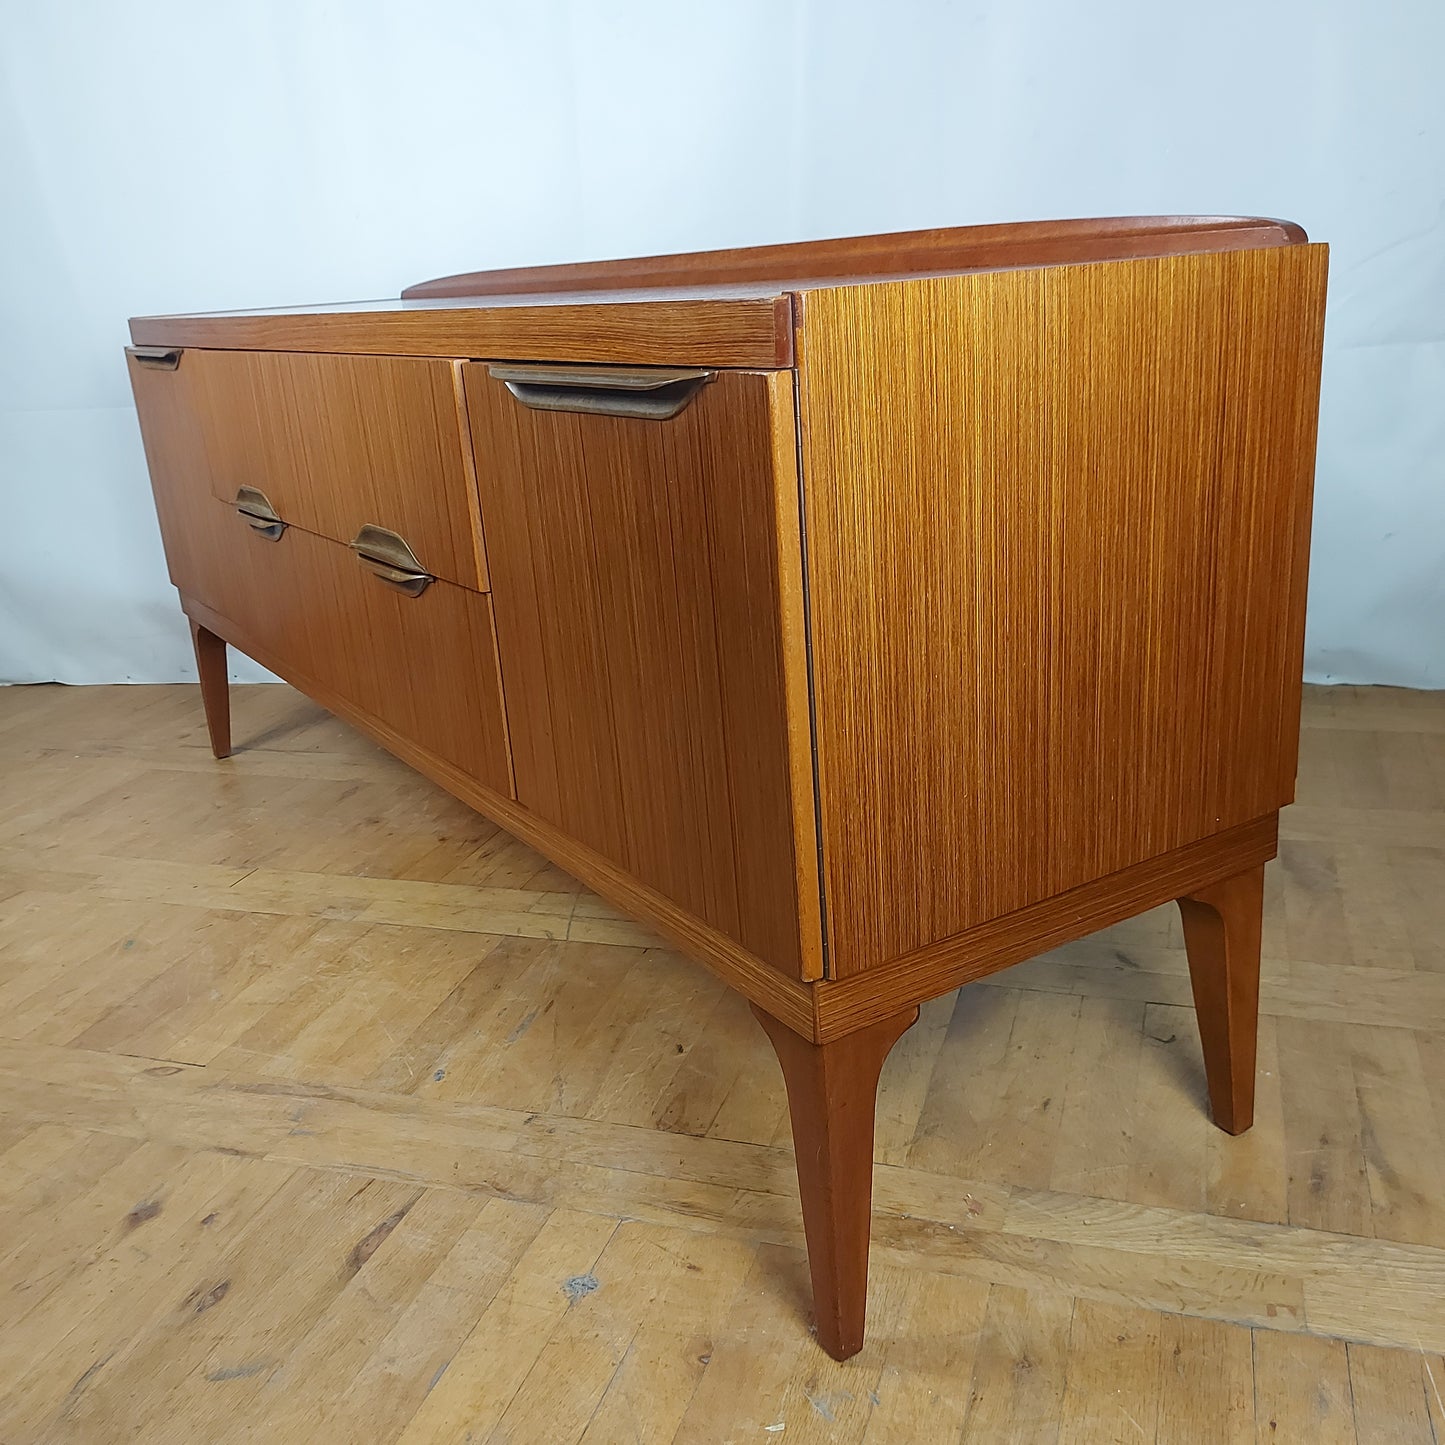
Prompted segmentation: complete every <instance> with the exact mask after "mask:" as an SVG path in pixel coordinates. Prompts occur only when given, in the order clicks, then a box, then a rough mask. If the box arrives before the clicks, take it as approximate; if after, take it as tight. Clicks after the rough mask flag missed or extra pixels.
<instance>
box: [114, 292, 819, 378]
mask: <svg viewBox="0 0 1445 1445" xmlns="http://www.w3.org/2000/svg"><path fill="white" fill-rule="evenodd" d="M130 334H131V340H132V341H133V342H134V343H135V344H136V345H137V346H202V347H212V348H219V349H225V350H232V351H313V352H323V353H329V354H357V355H383V356H388V355H403V356H443V357H459V358H465V357H472V356H490V357H497V358H511V359H515V360H525V361H594V362H617V363H620V364H622V365H627V366H645V365H654V364H655V365H665V366H763V367H771V366H791V365H792V362H793V309H792V301H791V298H790V297H788V296H786V295H783V294H781V293H780V292H777V291H776V290H774V291H772V292H769V293H766V294H762V295H758V294H750V295H742V296H726V295H724V296H715V297H703V298H699V297H690V296H688V295H686V294H682V295H670V296H665V297H660V298H653V299H648V298H646V297H642V296H639V295H638V294H636V293H630V294H629V293H626V292H621V293H618V294H617V295H616V297H615V298H614V299H613V300H611V301H610V302H609V300H608V298H607V297H605V296H598V295H595V294H589V295H586V296H576V297H571V298H554V297H548V296H535V297H520V298H519V297H507V298H494V299H492V300H489V301H486V302H483V303H481V304H478V303H475V302H473V303H466V302H460V303H455V302H446V301H441V302H435V301H428V302H406V301H369V302H367V301H363V302H356V303H354V304H350V305H347V306H345V307H342V308H335V307H330V306H315V307H306V306H299V307H295V308H292V309H289V310H280V311H232V312H224V311H218V312H212V313H210V314H208V315H202V316H138V317H136V318H134V319H133V320H132V321H131V323H130Z"/></svg>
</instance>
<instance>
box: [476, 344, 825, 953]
mask: <svg viewBox="0 0 1445 1445" xmlns="http://www.w3.org/2000/svg"><path fill="white" fill-rule="evenodd" d="M496 370H497V373H498V374H497V375H493V374H492V368H489V366H488V365H487V364H486V363H481V362H478V363H472V364H469V365H467V366H465V367H464V368H463V373H464V384H465V391H466V397H467V409H468V414H469V417H470V424H471V427H472V435H473V441H474V454H475V457H476V465H477V475H478V484H479V488H480V491H481V498H482V515H483V516H484V517H485V518H486V524H487V540H488V564H489V571H490V575H491V583H492V600H493V603H494V606H495V609H496V625H497V641H498V648H499V651H500V654H501V661H502V679H503V691H504V695H505V701H506V708H507V716H508V722H509V726H510V733H511V739H512V752H513V764H514V769H515V776H516V788H517V798H518V801H519V802H521V803H522V804H523V805H525V806H526V807H527V808H529V809H531V810H532V811H534V812H535V813H537V814H538V815H539V816H541V817H543V818H545V819H547V820H548V821H549V822H551V823H553V824H555V825H556V826H557V827H559V828H561V829H562V830H564V831H565V832H567V833H568V834H570V835H571V836H572V837H575V838H577V839H578V840H580V841H581V842H583V843H585V844H587V845H588V846H589V847H591V848H593V849H594V850H595V851H597V852H598V853H601V854H602V855H603V856H605V857H606V858H608V859H610V860H612V861H613V862H615V863H617V864H619V865H620V866H621V867H623V868H625V869H626V870H627V871H628V872H629V873H631V874H632V875H633V876H634V877H636V878H637V879H639V880H640V881H641V882H643V883H645V884H647V885H648V886H649V887H651V888H653V889H654V890H656V891H657V892H658V893H660V894H662V895H663V896H664V897H666V898H668V899H671V900H672V901H673V902H675V903H677V904H678V905H679V906H680V907H682V908H684V909H686V910H687V911H688V912H690V913H692V914H694V915H695V916H697V917H699V918H701V919H703V920H704V921H705V922H707V923H709V924H711V925H712V926H713V927H714V928H716V929H717V930H718V931H719V932H721V933H723V934H725V935H727V936H728V937H730V938H732V939H734V940H735V941H736V942H738V943H740V944H741V945H742V946H743V947H744V948H746V949H747V950H748V951H749V952H751V953H753V954H754V955H756V956H757V957H758V958H760V959H762V960H764V961H765V962H767V963H769V964H771V965H772V966H774V967H776V968H778V969H780V970H782V971H784V972H786V973H789V974H791V975H792V976H794V977H800V976H801V977H804V978H811V977H818V976H820V975H821V927H820V923H819V918H818V894H817V848H816V838H815V833H814V808H813V793H812V771H811V752H810V740H809V725H808V703H807V673H806V658H805V652H804V647H805V644H804V633H803V615H802V576H801V566H802V563H801V544H800V541H799V524H798V487H797V471H796V436H795V432H794V420H793V397H792V383H791V376H790V375H789V374H788V373H746V372H720V373H718V374H717V375H716V376H715V377H712V378H708V379H703V378H694V379H693V381H692V382H691V383H690V384H687V385H681V384H677V385H674V386H673V387H672V388H670V389H669V388H668V387H665V386H664V387H661V388H658V387H654V386H653V385H652V383H653V381H654V378H651V377H644V378H642V383H643V384H642V385H641V386H640V387H638V388H636V389H635V390H634V391H633V392H632V393H629V392H628V391H626V390H625V389H624V390H623V391H621V392H619V391H618V389H617V388H618V386H619V385H623V386H624V388H625V382H626V379H625V378H623V379H621V381H619V378H618V376H617V374H616V373H603V372H601V371H600V369H589V368H587V367H575V368H521V367H518V368H505V367H501V366H498V367H496ZM507 378H510V379H511V385H509V384H508V380H507ZM649 388H650V389H651V390H652V391H653V393H654V394H653V395H652V396H650V397H649V395H648V394H647V393H648V390H649ZM679 396H680V397H681V398H682V399H683V403H684V404H683V405H682V406H681V408H680V409H679V410H676V412H675V414H672V415H668V414H667V413H668V411H669V410H670V401H669V398H672V399H673V400H676V399H678V398H679ZM629 398H630V400H631V402H632V403H635V405H634V406H633V407H632V409H633V410H634V411H635V412H637V413H640V414H633V415H626V414H618V412H619V410H621V411H623V412H626V411H627V410H628V409H629ZM649 408H650V414H649Z"/></svg>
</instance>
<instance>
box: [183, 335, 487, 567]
mask: <svg viewBox="0 0 1445 1445" xmlns="http://www.w3.org/2000/svg"><path fill="white" fill-rule="evenodd" d="M456 365H457V364H456V363H455V362H451V361H443V360H432V359H429V358H420V357H393V356H322V355H313V354H310V353H304V352H259V351H258V352H247V351H205V350H196V349H191V350H186V351H184V352H183V353H182V355H181V360H180V364H179V366H178V367H177V370H176V373H175V375H176V377H177V379H181V378H183V379H184V381H185V382H186V383H187V384H188V385H189V388H190V390H191V392H192V394H193V396H194V398H195V403H194V404H195V407H196V414H197V416H198V417H199V421H200V429H201V436H202V440H203V443H204V447H205V455H206V462H207V469H208V472H209V476H210V487H211V490H212V492H213V493H214V495H215V496H216V497H217V498H218V499H219V500H221V501H223V502H227V503H234V502H235V500H236V495H237V492H238V491H239V490H240V489H241V488H242V487H249V488H252V489H254V490H256V491H259V492H261V493H262V494H263V495H264V496H265V498H266V499H267V501H268V502H269V503H270V504H271V506H272V507H273V508H274V509H275V511H276V512H277V513H278V514H279V515H280V516H281V517H283V518H285V520H286V521H288V522H290V523H292V524H293V525H294V526H297V527H302V528H304V529H305V530H306V531H308V532H315V533H317V534H318V535H319V536H322V537H330V538H331V539H332V540H333V541H337V542H350V541H352V540H353V539H354V538H355V537H356V535H357V533H358V532H359V531H360V530H361V528H362V527H364V526H367V525H371V526H374V527H382V528H385V529H386V530H387V531H389V532H394V533H396V534H397V535H398V536H400V537H402V538H404V539H405V541H406V542H407V544H408V545H409V546H410V548H411V550H412V552H413V553H414V554H415V556H416V558H417V560H418V561H419V562H420V563H421V565H422V567H423V568H425V570H427V571H428V572H431V573H433V574H434V575H435V576H437V577H444V578H446V579H447V580H448V581H451V582H455V583H457V584H458V585H460V586H463V587H471V588H475V589H480V590H482V591H485V590H486V587H487V576H486V567H485V562H484V557H485V553H484V549H483V545H482V536H481V522H480V517H479V514H478V509H477V495H476V482H475V479H474V478H473V475H472V469H471V460H470V451H469V447H468V442H467V439H466V436H465V433H464V431H463V427H462V420H461V411H460V402H459V399H458V396H459V393H458V389H457V374H456Z"/></svg>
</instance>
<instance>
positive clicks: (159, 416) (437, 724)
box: [130, 353, 513, 797]
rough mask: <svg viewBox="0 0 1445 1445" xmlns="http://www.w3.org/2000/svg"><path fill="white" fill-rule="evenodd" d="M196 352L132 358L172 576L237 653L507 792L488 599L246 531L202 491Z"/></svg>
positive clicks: (333, 546) (293, 538)
mask: <svg viewBox="0 0 1445 1445" xmlns="http://www.w3.org/2000/svg"><path fill="white" fill-rule="evenodd" d="M169 359H170V361H172V362H174V357H173V356H172V357H171V358H169ZM195 359H196V356H195V354H194V353H190V354H187V355H186V356H185V357H184V359H183V360H182V362H181V364H180V365H179V366H173V365H172V366H166V365H146V364H143V363H142V362H140V361H138V360H137V359H136V358H135V357H134V356H132V357H131V361H130V373H131V383H132V386H133V388H134V390H135V399H136V410H137V413H138V414H139V417H140V426H141V435H142V437H143V439H144V441H145V449H146V460H147V462H148V463H149V466H150V473H151V485H152V488H153V489H154V493H155V502H156V512H157V515H158V517H159V519H160V526H161V536H162V539H163V540H164V542H165V548H166V561H167V563H168V565H169V567H170V574H171V580H172V581H173V582H174V583H175V584H176V586H177V587H178V588H179V589H180V590H181V592H182V593H183V594H184V595H185V596H187V597H191V598H194V599H195V600H196V601H197V602H200V603H202V604H204V605H205V606H207V607H209V608H211V609H212V610H213V611H215V612H218V613H219V614H220V615H221V616H222V617H224V618H226V619H227V620H228V621H229V622H231V623H233V624H234V626H235V630H236V641H237V644H238V645H240V646H242V648H243V650H245V646H246V645H247V644H249V645H250V647H252V648H254V649H255V650H256V651H257V652H259V653H264V654H266V657H267V660H275V661H276V662H277V663H278V665H280V666H282V667H283V668H284V669H286V670H288V671H290V672H292V673H293V674H294V675H295V676H296V678H297V680H298V681H303V680H304V681H309V682H312V683H315V684H317V685H318V687H320V688H325V689H329V690H330V691H332V692H334V693H337V694H339V695H340V696H341V697H343V698H345V699H346V700H347V701H348V702H350V703H352V704H353V705H354V706H356V707H359V708H360V709H361V710H362V711H364V712H366V713H369V714H370V715H371V716H372V717H374V718H376V719H378V720H379V721H381V722H384V723H386V724H387V725H388V726H390V727H392V728H394V729H395V730H396V731H397V732H399V733H401V734H403V735H404V736H406V737H408V738H410V739H412V740H413V741H415V742H417V743H419V744H421V746H423V747H424V748H426V749H427V750H428V751H429V752H432V753H435V754H436V755H437V756H438V757H441V758H444V759H445V760H446V761H447V762H449V763H451V764H453V765H454V766H456V767H458V768H460V769H461V770H462V771H463V772H465V773H466V774H468V776H470V777H473V778H476V779H477V780H478V781H479V782H481V783H484V784H485V785H486V786H487V787H489V788H492V789H493V790H495V791H496V792H499V793H501V794H503V795H504V796H506V797H511V796H512V795H513V790H512V773H511V762H510V758H509V757H508V750H507V736H506V721H505V717H504V715H503V711H502V689H501V678H500V676H499V674H498V671H497V652H496V641H495V634H494V632H493V628H492V603H491V598H490V597H488V596H487V595H486V594H485V593H480V592H475V591H471V590H469V589H467V588H463V587H458V586H456V585H455V584H454V583H451V582H448V581H443V580H439V581H436V582H433V583H431V584H430V585H429V586H427V587H426V588H425V590H423V591H422V592H421V593H420V594H419V595H418V596H414V597H413V596H408V595H406V594H405V593H403V592H401V591H398V590H396V589H394V588H392V587H390V586H388V585H387V584H386V583H384V582H383V581H382V580H381V579H380V578H379V577H378V576H376V575H375V574H374V573H373V572H371V571H369V570H368V569H367V567H366V565H365V563H364V562H363V561H362V560H361V559H360V558H359V557H358V556H357V554H356V553H354V552H353V551H352V550H351V549H350V548H349V547H344V546H342V545H340V544H339V543H338V542H336V541H332V540H330V539H328V538H325V537H320V536H316V535H315V534H313V533H310V532H307V531H304V530H302V529H301V528H300V527H297V526H288V527H287V528H286V529H285V530H284V531H283V532H282V533H281V535H280V537H279V538H277V539H276V540H270V539H268V538H267V537H265V536H263V535H262V534H261V533H260V532H258V531H256V530H253V528H252V527H251V526H250V525H248V523H247V521H246V519H245V518H243V517H242V516H241V515H240V514H239V513H237V512H236V510H235V509H234V508H233V507H231V506H229V505H227V504H225V503H223V502H221V501H220V500H219V499H217V498H216V497H215V496H213V495H212V493H211V490H210V488H209V486H208V482H207V477H208V467H209V461H208V458H207V452H206V444H205V439H204V437H203V434H202V433H203V422H204V408H203V404H202V401H201V399H200V398H199V397H198V395H197V390H198V388H197V385H196V383H197V379H198V376H199V375H200V373H201V372H202V371H203V370H204V368H202V367H193V366H192V365H191V363H192V362H193V361H194V360H195Z"/></svg>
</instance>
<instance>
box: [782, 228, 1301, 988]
mask: <svg viewBox="0 0 1445 1445" xmlns="http://www.w3.org/2000/svg"><path fill="white" fill-rule="evenodd" d="M1324 265H1325V255H1324V250H1323V248H1321V247H1307V246H1287V247H1279V248H1271V249H1262V250H1251V251H1239V252H1232V253H1228V254H1218V255H1207V256H1181V257H1172V258H1166V259H1162V260H1140V261H1131V262H1125V263H1120V264H1117V265H1111V266H1091V267H1058V268H1053V269H1047V270H1041V271H1009V272H999V273H992V274H984V275H976V276H966V277H953V278H945V279H938V280H919V281H910V282H899V283H892V284H880V285H870V286H866V287H853V288H839V289H836V290H828V291H816V292H809V293H807V294H806V295H804V296H803V297H802V298H801V305H802V313H801V335H802V338H803V342H802V356H801V362H800V369H799V388H800V398H801V415H802V426H803V434H802V435H803V441H802V457H803V476H804V484H805V494H806V525H807V533H808V556H809V585H810V598H811V616H812V643H813V659H814V688H815V698H816V707H817V724H816V725H817V735H818V770H819V789H820V795H821V806H822V830H823V850H824V873H825V890H826V896H827V900H828V932H829V959H830V963H829V967H830V973H831V975H832V976H834V977H838V978H846V977H847V976H849V975H851V974H856V973H858V972H861V971H864V970H867V969H869V968H872V967H875V966H877V965H879V964H882V963H885V962H886V961H887V960H890V959H894V958H897V957H899V956H904V955H908V954H910V953H912V952H914V951H916V950H920V949H924V948H926V947H928V946H929V945H931V944H934V943H936V942H938V941H940V940H943V939H947V938H948V937H949V936H950V935H952V934H956V933H960V932H963V931H964V930H967V929H970V928H973V927H976V926H978V925H979V924H980V923H982V922H984V921H985V920H989V919H994V918H998V917H1000V916H1003V915H1007V914H1009V913H1012V912H1014V911H1015V910H1017V909H1021V908H1024V907H1027V906H1028V905H1030V904H1033V903H1036V902H1038V901H1039V900H1041V899H1045V898H1049V897H1051V896H1053V895H1056V894H1058V893H1061V892H1063V891H1064V890H1067V889H1070V888H1073V887H1076V886H1077V885H1079V884H1081V883H1083V882H1085V881H1087V880H1090V879H1094V878H1099V877H1103V876H1106V875H1108V874H1111V873H1114V872H1116V871H1118V870H1119V869H1122V868H1126V867H1128V866H1130V865H1132V864H1136V863H1138V862H1140V861H1141V860H1143V859H1146V858H1149V857H1153V856H1156V855H1158V854H1161V853H1165V852H1167V851H1169V850H1171V849H1175V848H1179V847H1181V846H1184V845H1188V844H1190V843H1192V842H1194V841H1196V840H1198V839H1202V838H1205V837H1208V836H1209V835H1210V834H1213V833H1218V832H1220V831H1221V830H1223V829H1228V828H1231V827H1235V826H1238V825H1241V824H1245V823H1248V822H1250V821H1251V820H1253V819H1256V818H1260V817H1263V816H1264V815H1267V814H1269V813H1272V812H1274V811H1275V810H1277V809H1278V808H1279V807H1280V806H1281V805H1282V804H1284V803H1286V802H1288V801H1289V798H1290V796H1291V783H1292V779H1293V775H1294V743H1293V728H1294V718H1295V715H1296V714H1295V708H1296V706H1297V696H1298V692H1297V690H1298V678H1299V676H1300V649H1301V647H1302V638H1303V626H1302V623H1303V599H1304V591H1303V589H1304V581H1305V571H1306V551H1307V549H1306V545H1305V539H1306V537H1307V529H1308V523H1309V481H1310V475H1311V471H1312V464H1313V455H1314V426H1315V411H1316V402H1317V386H1318V360H1319V349H1320V327H1321V322H1322V311H1323V300H1324ZM925 317H926V318H930V320H929V322H928V324H925V322H924V318H925ZM945 317H946V318H947V321H946V322H941V321H940V320H939V318H945ZM925 415H926V416H928V417H930V418H931V419H932V422H931V424H930V425H921V424H920V418H921V417H922V416H925ZM920 856H922V857H928V858H935V859H949V860H955V861H954V863H953V866H948V867H935V868H932V869H928V870H925V871H923V872H922V873H921V874H917V873H916V870H914V867H913V860H914V859H916V858H918V857H920ZM903 877H909V878H915V877H916V882H915V884H914V886H910V887H904V888H900V887H898V886H897V880H898V879H899V878H903Z"/></svg>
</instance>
